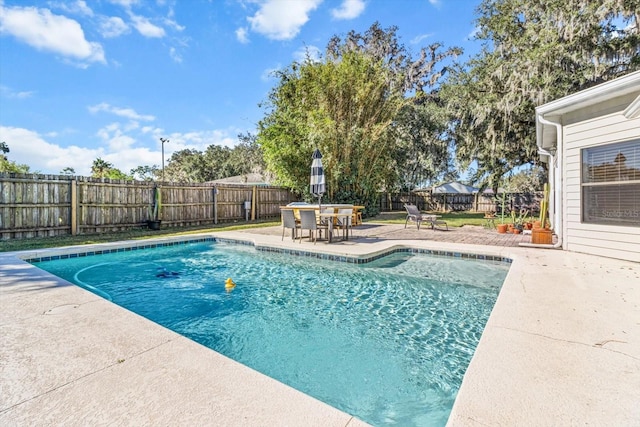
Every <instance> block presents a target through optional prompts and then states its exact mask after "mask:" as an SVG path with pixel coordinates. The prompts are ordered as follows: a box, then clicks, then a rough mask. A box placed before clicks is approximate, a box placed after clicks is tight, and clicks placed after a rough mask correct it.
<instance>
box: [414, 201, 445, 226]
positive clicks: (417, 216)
mask: <svg viewBox="0 0 640 427" xmlns="http://www.w3.org/2000/svg"><path fill="white" fill-rule="evenodd" d="M404 208H405V209H406V210H407V219H406V221H405V222H404V228H407V224H408V223H409V221H413V222H415V223H416V225H417V227H418V230H420V224H421V223H423V222H426V223H428V224H429V225H430V226H431V229H432V230H435V227H436V226H444V227H445V229H446V230H447V231H448V230H449V226H448V225H447V223H446V221H443V220H441V219H438V218H437V217H436V216H435V215H428V214H423V213H421V212H420V210H419V209H418V207H417V206H416V205H408V204H405V205H404Z"/></svg>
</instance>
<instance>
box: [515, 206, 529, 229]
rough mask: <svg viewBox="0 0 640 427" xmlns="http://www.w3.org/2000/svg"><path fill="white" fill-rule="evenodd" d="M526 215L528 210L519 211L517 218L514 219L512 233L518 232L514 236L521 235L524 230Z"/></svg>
mask: <svg viewBox="0 0 640 427" xmlns="http://www.w3.org/2000/svg"><path fill="white" fill-rule="evenodd" d="M527 215H529V210H528V209H525V208H522V209H520V213H519V214H518V217H517V218H516V219H515V221H514V226H513V229H514V232H515V230H518V232H517V233H516V234H519V233H522V230H524V228H525V222H526V219H527Z"/></svg>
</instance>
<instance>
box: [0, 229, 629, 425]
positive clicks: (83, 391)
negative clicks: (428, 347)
mask: <svg viewBox="0 0 640 427" xmlns="http://www.w3.org/2000/svg"><path fill="white" fill-rule="evenodd" d="M281 232H282V229H281V228H280V227H270V228H264V229H253V230H247V231H236V232H226V233H219V234H215V235H219V236H220V237H225V238H231V239H241V240H249V241H252V242H254V243H255V244H256V245H262V246H270V247H279V248H296V249H303V250H305V251H307V250H310V251H318V252H325V253H331V254H347V255H352V256H364V255H367V254H372V253H379V252H382V251H385V250H388V249H390V248H393V247H397V246H411V247H419V248H425V249H435V250H445V251H451V252H469V253H479V254H485V255H494V256H502V257H508V258H511V259H512V260H513V263H512V265H511V268H510V270H509V273H508V276H507V279H506V280H505V283H504V285H503V287H502V290H501V293H500V295H499V297H498V300H497V303H496V305H495V307H494V309H493V311H492V314H491V317H490V319H489V321H488V323H487V326H486V328H485V331H484V333H483V335H482V338H481V340H480V343H479V345H478V348H477V349H476V352H475V354H474V357H473V359H472V362H471V364H470V366H469V368H468V370H467V373H466V375H465V378H464V381H463V384H462V387H461V389H460V391H459V393H458V397H457V400H456V402H455V405H454V408H453V410H452V413H451V416H450V419H449V423H448V425H451V426H475V425H477V426H485V425H492V426H500V425H503V426H512V425H584V424H592V425H616V426H618V425H638V424H640V405H638V402H640V321H639V320H638V319H640V264H638V263H632V262H624V261H619V260H615V259H608V258H600V257H595V256H589V255H583V254H577V253H569V252H563V251H560V250H546V249H533V248H523V247H519V246H518V243H519V241H528V240H529V236H514V235H500V236H498V235H497V233H495V231H492V230H485V229H482V228H481V227H470V228H467V227H463V228H461V229H455V230H452V231H448V232H447V231H440V230H431V229H428V228H427V229H421V230H416V229H415V226H413V228H407V229H405V228H404V227H403V225H399V226H398V225H380V224H378V225H376V224H365V226H364V227H361V228H356V230H355V232H354V234H353V237H352V238H351V239H350V240H348V241H337V242H335V243H332V244H326V243H324V242H318V243H317V244H313V243H312V242H308V241H306V240H303V241H301V242H300V241H291V239H290V238H289V237H285V238H284V239H283V240H282V239H281ZM172 239H173V240H175V238H165V239H162V240H172ZM123 245H125V246H126V245H130V246H133V245H140V242H125V243H120V244H102V245H93V248H94V249H95V250H100V249H104V248H113V247H121V246H123ZM77 250H78V249H77V248H76V249H74V248H63V249H54V250H42V251H30V252H26V253H20V254H16V253H0V305H1V307H2V311H1V312H0V325H1V334H0V337H1V338H0V340H1V341H0V424H2V425H6V426H22V425H25V426H26V425H72V426H74V425H77V426H80V425H96V424H113V425H158V424H160V425H225V426H262V425H282V426H285V425H291V426H294V425H295V426H316V425H317V426H357V425H365V423H363V422H361V421H360V420H358V419H356V418H355V417H352V416H351V415H349V414H345V413H343V412H340V411H338V410H336V409H334V408H331V407H329V406H328V405H326V404H324V403H322V402H319V401H317V400H315V399H313V398H311V397H309V396H306V395H304V394H302V393H300V392H298V391H296V390H293V389H292V388H290V387H288V386H286V385H283V384H280V383H278V382H277V381H275V380H272V379H270V378H267V377H265V376H264V375H262V374H259V373H257V372H255V371H253V370H251V369H249V368H247V367H245V366H243V365H240V364H238V363H236V362H234V361H232V360H230V359H228V358H226V357H224V356H221V355H220V354H218V353H216V352H214V351H211V350H209V349H207V348H204V347H202V346H200V345H198V344H196V343H194V342H192V341H190V340H188V339H186V338H184V337H181V336H179V335H177V334H175V333H173V332H171V331H168V330H166V329H164V328H162V327H160V326H158V325H156V324H154V323H152V322H150V321H148V320H146V319H144V318H142V317H140V316H138V315H136V314H133V313H131V312H129V311H127V310H125V309H123V308H120V307H118V306H115V305H113V304H111V303H109V302H108V301H106V300H103V299H101V298H99V297H97V296H96V295H94V294H92V293H89V292H87V291H85V290H83V289H81V288H79V287H76V286H73V285H70V284H69V283H67V282H65V281H64V280H62V279H59V278H56V277H54V276H51V275H50V274H48V273H46V272H43V271H42V270H39V269H37V268H35V267H33V266H31V265H30V264H27V263H25V262H23V261H22V260H21V259H20V258H19V257H35V256H46V255H53V254H63V253H72V252H73V251H77ZM81 250H82V251H87V250H89V249H88V248H87V247H86V246H84V247H82V248H81ZM45 254H46V255H45Z"/></svg>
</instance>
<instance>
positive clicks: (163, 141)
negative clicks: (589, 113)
mask: <svg viewBox="0 0 640 427" xmlns="http://www.w3.org/2000/svg"><path fill="white" fill-rule="evenodd" d="M160 142H161V143H162V182H163V183H164V143H165V142H169V140H168V139H167V138H162V137H160Z"/></svg>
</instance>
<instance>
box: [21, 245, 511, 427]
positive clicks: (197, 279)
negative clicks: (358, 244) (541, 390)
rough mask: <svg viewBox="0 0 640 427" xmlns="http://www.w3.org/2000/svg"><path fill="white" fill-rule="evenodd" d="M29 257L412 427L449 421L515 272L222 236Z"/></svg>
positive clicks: (331, 399) (364, 410)
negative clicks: (264, 245) (334, 253)
mask: <svg viewBox="0 0 640 427" xmlns="http://www.w3.org/2000/svg"><path fill="white" fill-rule="evenodd" d="M34 264H36V265H37V266H39V267H40V268H43V269H45V270H47V271H50V272H52V273H53V274H56V275H58V276H60V277H63V278H65V279H67V280H69V281H72V282H75V283H77V284H79V285H80V286H84V287H87V288H89V289H92V290H93V291H94V292H96V293H98V294H101V295H102V296H103V297H106V298H111V299H112V300H113V302H114V303H116V304H119V305H121V306H123V307H126V308H128V309H130V310H132V311H134V312H136V313H138V314H141V315H142V316H145V317H147V318H149V319H151V320H153V321H155V322H157V323H159V324H161V325H163V326H165V327H168V328H170V329H172V330H175V331H176V332H178V333H180V334H182V335H185V336H187V337H189V338H191V339H193V340H195V341H197V342H200V343H202V344H204V345H206V346H208V347H210V348H212V349H214V350H216V351H218V352H220V353H222V354H224V355H226V356H228V357H231V358H233V359H235V360H237V361H239V362H241V363H243V364H245V365H247V366H250V367H252V368H254V369H256V370H258V371H260V372H263V373H265V374H266V375H269V376H271V377H273V378H275V379H277V380H279V381H282V382H284V383H286V384H289V385H291V386H292V387H294V388H296V389H298V390H301V391H303V392H305V393H307V394H310V395H312V396H314V397H316V398H318V399H320V400H322V401H324V402H327V403H329V404H331V405H333V406H335V407H337V408H339V409H341V410H343V411H345V412H348V413H350V414H353V415H355V416H357V417H358V418H360V419H363V420H364V421H367V422H369V423H371V424H373V425H403V426H404V425H444V424H445V423H446V420H447V417H448V414H449V412H450V410H451V406H452V404H453V400H454V399H455V395H456V393H457V390H458V388H459V387H460V383H461V381H462V376H463V375H464V372H465V370H466V368H467V366H468V364H469V361H470V360H471V357H472V355H473V352H474V350H475V347H476V345H477V342H478V340H479V338H480V335H481V333H482V330H483V328H484V325H485V323H486V320H487V318H488V316H489V313H490V311H491V308H492V307H493V304H494V302H495V299H496V297H497V294H498V291H499V289H500V286H501V284H502V282H503V281H504V278H505V276H506V273H507V269H508V264H505V263H502V262H491V261H478V260H467V259H460V258H455V257H434V256H428V255H423V254H414V253H410V252H398V253H394V254H392V255H389V256H385V257H381V258H379V259H377V260H374V261H372V262H369V263H366V264H353V263H343V262H327V261H324V260H320V259H315V258H312V257H295V256H291V255H290V254H279V253H273V252H264V251H256V250H255V249H254V248H253V247H252V246H246V245H245V246H241V245H233V244H226V243H220V242H199V243H190V244H185V245H178V246H170V247H158V248H153V249H148V250H138V251H133V252H117V253H110V254H104V255H101V256H96V257H93V256H91V257H76V258H72V259H62V260H55V261H47V262H36V263H34ZM228 277H231V278H233V280H234V282H235V283H237V286H236V288H234V289H233V290H232V291H231V292H227V291H226V290H225V287H224V283H225V280H226V279H227V278H228Z"/></svg>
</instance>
